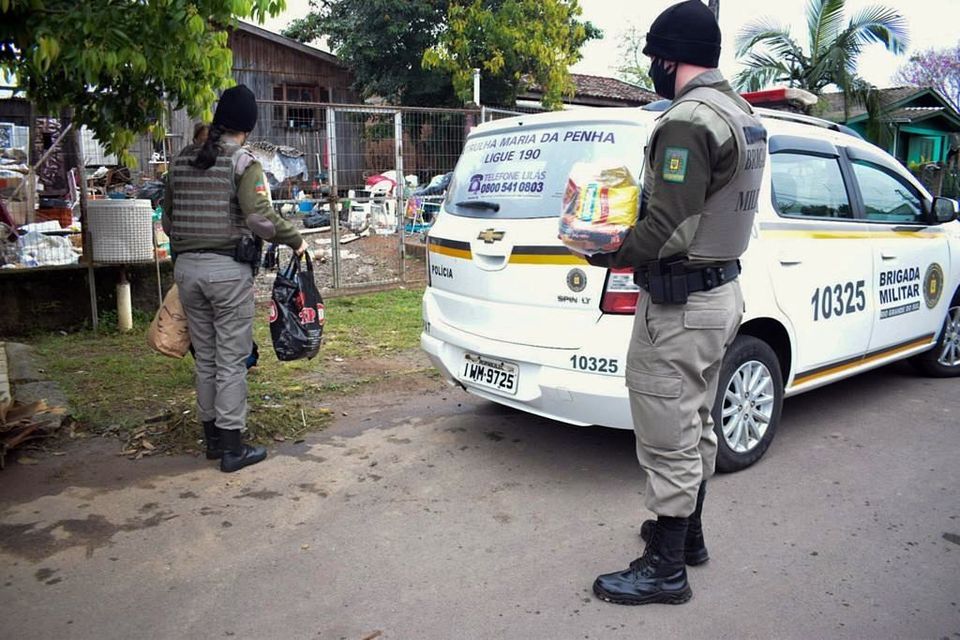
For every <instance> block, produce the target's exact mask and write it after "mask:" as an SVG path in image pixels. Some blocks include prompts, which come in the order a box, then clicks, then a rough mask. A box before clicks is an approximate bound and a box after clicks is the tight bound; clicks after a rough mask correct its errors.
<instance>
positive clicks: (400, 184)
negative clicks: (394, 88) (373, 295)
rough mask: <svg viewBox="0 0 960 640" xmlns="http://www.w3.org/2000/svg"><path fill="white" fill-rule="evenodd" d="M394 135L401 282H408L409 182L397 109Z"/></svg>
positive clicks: (400, 120) (394, 120)
mask: <svg viewBox="0 0 960 640" xmlns="http://www.w3.org/2000/svg"><path fill="white" fill-rule="evenodd" d="M393 136H394V145H393V146H394V153H395V154H396V156H395V162H394V166H395V167H396V169H395V170H396V172H397V186H396V188H395V190H394V191H395V193H394V196H395V197H396V200H397V202H396V207H397V208H396V218H397V226H398V227H399V229H398V230H399V233H398V234H397V236H398V237H399V238H400V247H399V250H400V251H399V254H400V282H406V281H407V277H406V270H405V268H406V264H405V263H406V260H405V258H406V251H405V250H404V242H403V235H404V228H403V213H404V211H403V205H404V201H403V193H404V190H405V188H406V185H407V183H406V180H404V176H403V113H402V112H400V111H396V112H394V114H393Z"/></svg>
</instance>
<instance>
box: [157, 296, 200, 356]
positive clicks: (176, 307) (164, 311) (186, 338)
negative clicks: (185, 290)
mask: <svg viewBox="0 0 960 640" xmlns="http://www.w3.org/2000/svg"><path fill="white" fill-rule="evenodd" d="M147 344H148V345H150V348H151V349H154V350H155V351H159V352H160V353H162V354H163V355H165V356H170V357H171V358H182V357H183V356H185V355H186V354H187V351H189V350H190V332H189V330H188V329H187V316H186V315H185V314H184V312H183V306H181V304H180V292H179V291H178V290H177V285H173V286H172V287H170V291H168V292H167V295H166V296H164V298H163V304H162V305H161V306H160V308H159V309H158V310H157V315H155V316H154V317H153V322H151V323H150V329H149V330H148V331H147Z"/></svg>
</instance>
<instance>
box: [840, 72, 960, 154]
mask: <svg viewBox="0 0 960 640" xmlns="http://www.w3.org/2000/svg"><path fill="white" fill-rule="evenodd" d="M880 93H881V95H882V98H881V100H882V102H883V104H884V110H885V114H884V116H883V120H885V121H887V122H889V123H890V124H891V125H892V128H893V136H892V140H891V141H890V143H889V144H888V145H883V146H884V147H885V148H886V151H887V152H888V153H890V155H892V156H894V157H895V158H897V159H898V160H899V161H900V162H902V163H903V164H905V165H907V166H910V167H912V166H916V165H918V164H926V163H931V162H932V163H936V164H938V165H940V166H949V165H950V164H955V163H956V159H955V158H956V154H957V151H958V147H960V111H958V110H957V108H956V107H955V106H953V105H952V104H951V103H950V102H949V101H948V100H947V99H946V98H944V97H943V96H942V95H941V94H940V93H939V92H938V91H936V90H935V89H919V88H917V87H895V88H892V89H880ZM823 98H824V99H825V100H826V102H827V105H828V106H827V107H826V112H825V113H824V114H823V117H825V118H826V119H828V120H833V121H834V122H842V123H843V124H846V125H847V126H849V127H850V128H852V129H854V130H856V131H857V132H858V133H859V134H860V135H862V136H863V137H864V138H868V139H869V137H868V136H867V132H866V124H867V111H866V109H865V108H864V107H863V106H862V105H850V107H849V110H848V112H847V113H844V104H843V94H841V93H828V94H824V96H823ZM871 142H874V143H876V140H871Z"/></svg>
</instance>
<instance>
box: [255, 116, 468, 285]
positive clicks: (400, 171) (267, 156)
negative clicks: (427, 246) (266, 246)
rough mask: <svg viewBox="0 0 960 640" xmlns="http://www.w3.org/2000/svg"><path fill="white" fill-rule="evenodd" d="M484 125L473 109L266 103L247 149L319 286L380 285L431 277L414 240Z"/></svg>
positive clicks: (435, 207) (423, 227)
mask: <svg viewBox="0 0 960 640" xmlns="http://www.w3.org/2000/svg"><path fill="white" fill-rule="evenodd" d="M479 122H480V113H479V112H477V111H471V110H455V109H414V108H401V107H381V106H359V105H331V104H324V103H307V102H280V101H272V102H271V101H261V103H260V114H259V120H258V123H257V128H256V130H255V131H254V133H253V135H252V136H251V140H250V145H251V146H252V147H253V148H254V149H255V152H256V153H257V155H258V156H260V158H261V161H262V162H263V164H264V167H266V168H267V169H268V177H269V178H270V179H271V188H272V192H273V195H274V206H275V207H276V209H277V211H278V212H280V213H281V214H282V215H283V216H285V217H287V218H288V219H290V220H292V221H294V222H295V223H296V224H298V226H301V227H303V230H302V233H303V234H304V235H305V237H307V239H308V242H309V244H310V247H311V251H312V253H313V254H314V255H315V256H316V258H317V259H316V261H315V274H316V278H317V281H318V284H320V286H321V288H323V289H328V290H329V289H343V288H355V287H370V286H382V285H387V284H391V283H395V282H400V281H422V280H424V279H425V277H426V272H425V265H424V261H423V259H422V254H421V252H419V251H417V250H416V247H415V246H414V247H411V246H409V243H413V244H416V242H417V241H418V240H422V236H423V234H424V233H425V231H426V229H427V228H429V225H430V223H432V219H433V217H434V215H435V213H436V211H438V210H439V202H440V200H441V199H442V197H443V193H444V191H445V187H446V184H447V182H448V181H449V178H448V176H449V173H450V172H452V171H453V168H454V166H455V164H456V161H457V158H458V157H459V155H460V151H461V149H462V148H463V144H464V140H465V139H466V136H467V134H468V133H469V131H470V128H471V127H473V126H475V125H476V124H478V123H479ZM445 177H446V178H447V179H446V180H445V179H444V178H445ZM285 255H288V254H283V253H282V254H281V257H280V262H281V263H282V262H283V261H284V260H285Z"/></svg>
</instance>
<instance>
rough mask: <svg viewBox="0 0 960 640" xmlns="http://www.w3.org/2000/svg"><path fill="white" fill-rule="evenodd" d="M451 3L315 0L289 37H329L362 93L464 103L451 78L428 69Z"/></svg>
mask: <svg viewBox="0 0 960 640" xmlns="http://www.w3.org/2000/svg"><path fill="white" fill-rule="evenodd" d="M448 5H449V2H447V0H412V1H411V0H311V2H310V7H311V11H310V13H309V14H307V15H306V16H305V17H303V18H299V19H297V20H294V21H293V22H292V23H290V26H289V27H287V29H286V30H284V32H283V34H284V35H285V36H287V37H290V38H295V39H297V40H299V41H301V42H312V41H315V40H319V39H321V38H327V39H328V43H329V45H330V47H331V48H332V50H333V51H335V52H336V54H337V55H338V56H339V57H340V58H341V59H342V60H343V61H344V63H345V64H347V65H349V66H350V68H351V70H352V71H353V74H354V78H355V83H354V86H355V88H356V89H357V91H358V92H359V93H360V94H361V95H362V96H363V97H365V98H367V97H370V96H374V95H376V96H381V97H384V98H386V99H387V100H389V101H391V102H395V103H398V104H404V105H414V106H426V105H429V106H455V105H457V104H458V101H457V98H456V95H455V94H454V92H453V87H452V86H451V84H450V76H449V74H448V73H446V72H444V71H440V70H435V69H424V68H423V66H422V64H421V60H422V58H423V54H424V52H425V51H426V50H427V49H428V48H429V47H431V46H433V44H434V43H436V41H437V38H438V37H439V34H440V33H441V31H442V30H443V29H444V27H445V24H446V16H447V7H448Z"/></svg>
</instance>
